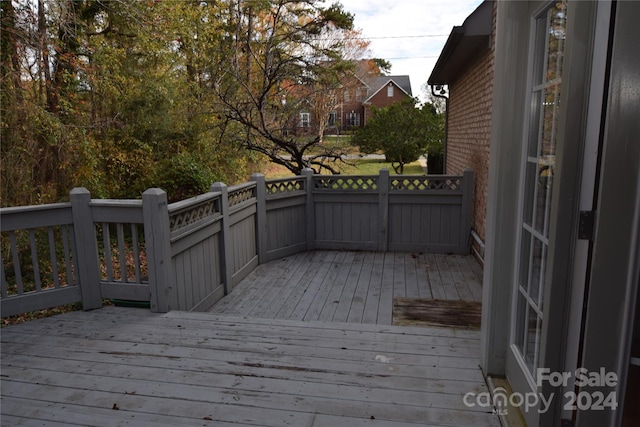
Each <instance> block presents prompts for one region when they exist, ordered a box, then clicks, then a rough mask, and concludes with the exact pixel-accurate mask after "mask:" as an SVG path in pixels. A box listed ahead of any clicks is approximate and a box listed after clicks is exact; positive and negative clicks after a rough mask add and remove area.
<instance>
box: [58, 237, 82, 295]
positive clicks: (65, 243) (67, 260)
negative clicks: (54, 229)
mask: <svg viewBox="0 0 640 427" xmlns="http://www.w3.org/2000/svg"><path fill="white" fill-rule="evenodd" d="M60 233H61V234H62V249H63V252H64V265H65V268H66V270H67V285H68V286H71V285H75V284H76V281H75V279H74V277H73V273H74V269H73V268H72V264H71V253H72V252H73V254H77V253H78V250H77V249H76V240H75V238H74V237H73V236H74V235H73V226H71V225H63V226H61V227H60ZM69 242H71V251H70V250H69Z"/></svg>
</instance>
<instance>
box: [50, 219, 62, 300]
mask: <svg viewBox="0 0 640 427" xmlns="http://www.w3.org/2000/svg"><path fill="white" fill-rule="evenodd" d="M61 231H62V230H61ZM61 234H62V238H63V239H64V233H61ZM47 235H48V237H49V259H50V260H51V274H52V275H53V287H54V288H56V289H57V288H59V287H60V278H59V277H58V258H57V256H56V239H55V235H54V232H53V227H47Z"/></svg>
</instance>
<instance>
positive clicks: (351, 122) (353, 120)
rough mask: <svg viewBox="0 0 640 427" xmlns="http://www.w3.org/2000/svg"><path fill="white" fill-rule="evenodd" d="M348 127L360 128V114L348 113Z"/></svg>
mask: <svg viewBox="0 0 640 427" xmlns="http://www.w3.org/2000/svg"><path fill="white" fill-rule="evenodd" d="M347 126H360V113H355V112H351V113H347Z"/></svg>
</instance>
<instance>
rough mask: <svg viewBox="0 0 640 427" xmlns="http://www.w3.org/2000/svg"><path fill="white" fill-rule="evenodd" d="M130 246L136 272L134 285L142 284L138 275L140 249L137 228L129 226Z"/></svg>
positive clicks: (132, 225) (140, 276) (133, 225)
mask: <svg viewBox="0 0 640 427" xmlns="http://www.w3.org/2000/svg"><path fill="white" fill-rule="evenodd" d="M131 244H132V246H133V248H132V249H133V266H134V268H135V270H136V283H142V274H140V248H138V226H137V225H136V224H131Z"/></svg>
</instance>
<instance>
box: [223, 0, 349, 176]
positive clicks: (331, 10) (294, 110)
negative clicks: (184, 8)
mask: <svg viewBox="0 0 640 427" xmlns="http://www.w3.org/2000/svg"><path fill="white" fill-rule="evenodd" d="M229 6H230V7H229V11H228V13H229V16H227V17H226V18H225V19H223V20H222V22H226V23H227V31H228V35H227V36H226V37H225V38H222V39H220V43H219V44H218V46H217V48H216V51H217V52H218V55H219V56H218V57H217V58H216V61H215V66H216V67H217V68H215V69H214V70H212V72H211V74H212V76H215V81H214V82H213V84H212V86H211V87H212V89H213V90H214V91H215V93H216V94H217V96H218V101H219V103H220V109H221V110H222V117H223V123H222V126H221V128H222V132H223V133H222V135H221V137H222V140H224V141H227V142H229V141H232V142H235V143H239V144H242V145H243V146H245V147H246V148H248V149H249V150H253V151H257V152H260V153H262V154H264V155H266V156H267V157H269V158H270V159H271V161H272V162H275V163H277V164H280V165H284V166H285V167H287V168H288V169H289V170H290V171H291V172H293V173H295V174H299V173H300V172H301V171H302V169H303V168H305V167H315V169H316V171H319V170H320V169H323V168H324V169H329V170H331V171H332V172H337V171H335V170H333V168H332V167H331V166H330V165H328V164H327V163H325V161H326V160H327V159H334V160H339V159H341V155H342V153H341V151H340V150H339V149H337V148H335V147H324V146H322V145H321V144H320V143H321V139H322V126H319V129H318V132H316V133H315V134H313V135H303V136H301V135H298V134H297V133H296V132H295V130H292V129H293V128H296V127H297V125H298V123H299V120H300V119H299V115H300V112H302V111H305V110H308V111H318V112H319V113H321V114H322V117H318V119H319V120H320V123H321V124H323V123H324V121H326V120H327V119H328V110H329V109H330V108H332V107H333V105H335V102H336V101H335V99H333V100H332V96H331V94H332V92H334V91H335V90H336V89H337V88H338V87H339V85H340V78H341V76H342V75H343V74H344V73H345V72H346V71H348V70H349V69H350V68H352V67H353V63H352V62H351V61H347V60H345V59H344V55H343V53H344V49H345V46H346V44H345V38H344V37H341V36H340V35H341V34H346V32H347V31H350V30H351V29H352V27H353V15H351V14H349V13H346V12H345V11H344V10H343V9H342V6H341V5H339V4H337V3H336V4H333V5H330V6H328V7H327V6H324V3H323V2H320V1H316V0H306V1H302V2H300V1H289V0H269V1H257V0H244V1H240V0H238V1H237V2H230V5H229ZM332 103H333V104H332ZM312 148H313V150H312Z"/></svg>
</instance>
